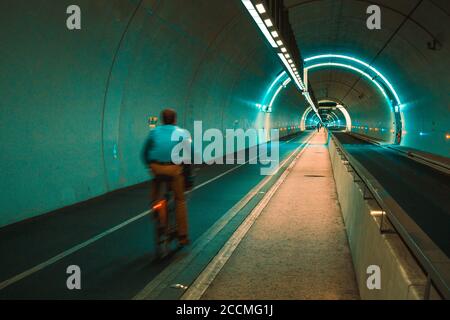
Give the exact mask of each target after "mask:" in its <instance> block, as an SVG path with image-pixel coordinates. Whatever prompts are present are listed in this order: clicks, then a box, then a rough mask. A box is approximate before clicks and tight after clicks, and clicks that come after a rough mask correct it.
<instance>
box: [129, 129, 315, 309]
mask: <svg viewBox="0 0 450 320" xmlns="http://www.w3.org/2000/svg"><path fill="white" fill-rule="evenodd" d="M311 138H312V136H309V137H308V139H307V140H308V141H309V140H310V139H311ZM305 145H306V143H302V144H301V145H300V146H298V147H297V148H296V149H295V150H294V151H293V152H292V153H291V154H290V156H289V157H288V158H287V159H285V160H284V161H283V162H282V163H281V165H280V167H282V166H284V165H285V163H286V162H287V161H289V160H290V159H291V158H292V157H293V156H294V155H295V154H296V152H297V151H298V150H299V149H300V148H302V147H303V146H305ZM270 179H271V176H266V177H265V178H264V179H263V180H262V181H261V182H260V183H258V184H257V185H256V186H255V187H254V188H253V189H252V190H250V192H248V193H247V194H246V195H245V197H243V198H242V199H241V200H240V201H239V202H238V203H236V204H235V205H234V206H233V207H232V208H231V209H230V210H228V211H227V212H226V213H225V214H224V215H223V216H222V217H221V218H220V219H219V220H217V222H216V223H214V224H213V225H212V226H211V227H210V228H209V229H208V230H207V231H206V232H204V233H203V234H202V236H201V237H200V238H198V239H197V240H196V241H195V242H194V243H193V245H192V249H191V250H190V252H189V255H187V256H183V257H179V258H178V259H177V260H174V261H173V262H172V263H171V264H170V265H169V266H167V267H166V268H165V269H164V270H163V271H162V272H160V273H159V274H158V275H157V276H156V277H155V278H153V280H152V281H150V282H149V283H148V284H147V285H146V286H145V287H144V288H143V289H142V290H141V291H140V292H139V293H138V294H136V296H135V297H134V298H133V300H144V299H156V298H157V297H158V296H159V295H160V294H161V293H162V292H163V291H164V290H165V289H166V288H168V287H169V286H170V285H171V284H172V283H173V279H175V278H176V277H177V276H178V275H179V274H180V273H181V272H182V271H183V270H184V269H185V268H186V267H187V266H188V265H189V264H190V263H191V262H192V261H193V260H194V258H195V257H197V256H198V254H199V253H201V252H202V251H203V250H204V248H205V247H206V246H207V245H208V244H209V243H210V242H211V241H212V240H213V239H214V237H215V236H216V235H217V234H218V233H219V231H220V230H222V229H223V228H224V227H225V226H226V225H227V223H228V222H229V221H230V220H231V219H233V218H234V216H235V215H236V214H237V213H238V212H239V211H240V210H241V209H242V208H243V207H244V206H245V205H246V204H247V203H248V202H249V201H250V200H251V199H252V198H253V197H254V196H255V195H256V194H257V193H258V192H259V190H261V189H262V188H263V187H264V186H265V185H266V184H267V183H268V182H269V181H270Z"/></svg>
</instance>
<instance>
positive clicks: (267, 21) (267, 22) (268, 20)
mask: <svg viewBox="0 0 450 320" xmlns="http://www.w3.org/2000/svg"><path fill="white" fill-rule="evenodd" d="M264 23H265V24H266V26H267V27H272V26H273V23H272V21H271V20H270V19H266V20H264Z"/></svg>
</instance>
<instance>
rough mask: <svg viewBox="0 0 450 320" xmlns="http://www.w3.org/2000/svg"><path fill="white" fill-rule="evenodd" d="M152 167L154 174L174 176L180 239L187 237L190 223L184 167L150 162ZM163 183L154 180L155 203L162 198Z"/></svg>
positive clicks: (153, 193)
mask: <svg viewBox="0 0 450 320" xmlns="http://www.w3.org/2000/svg"><path fill="white" fill-rule="evenodd" d="M150 169H151V170H152V172H153V175H154V176H159V175H164V176H169V177H172V181H171V185H170V187H171V189H172V192H173V193H174V198H175V213H176V220H177V233H178V238H179V239H187V235H188V223H187V209H186V199H185V197H184V190H185V189H184V176H183V167H182V166H180V165H170V164H168V165H166V164H157V163H152V164H150ZM161 183H162V182H160V181H158V179H153V180H152V191H151V198H152V201H153V203H154V204H155V203H156V202H157V201H159V200H161Z"/></svg>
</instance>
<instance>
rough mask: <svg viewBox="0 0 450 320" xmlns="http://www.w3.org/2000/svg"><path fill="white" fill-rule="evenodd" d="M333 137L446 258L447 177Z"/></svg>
mask: <svg viewBox="0 0 450 320" xmlns="http://www.w3.org/2000/svg"><path fill="white" fill-rule="evenodd" d="M333 134H334V135H335V136H336V138H337V139H338V140H339V141H340V142H341V144H342V145H343V147H344V148H345V150H346V151H348V152H349V153H350V154H351V155H352V156H353V157H355V159H356V160H358V161H359V162H360V163H361V164H362V165H363V166H364V167H365V168H366V169H367V170H368V171H369V172H370V173H371V174H372V175H373V176H374V177H375V178H376V179H377V180H378V182H380V183H381V185H382V186H383V187H384V188H385V190H386V191H387V192H388V193H389V194H390V195H391V196H392V197H393V198H394V199H395V200H396V201H397V203H398V204H399V205H400V206H401V207H402V208H403V209H404V210H405V211H406V212H407V213H408V215H409V216H410V217H411V218H412V219H413V220H414V221H415V222H416V223H417V225H418V226H419V227H420V228H421V229H422V230H423V231H424V232H425V233H426V234H427V235H428V236H429V237H430V238H431V239H432V240H433V242H434V243H435V244H436V245H437V246H438V247H439V248H440V249H441V250H442V251H443V252H444V253H445V254H446V255H447V256H450V232H449V231H450V201H449V195H450V176H448V175H446V174H444V173H442V172H440V171H438V170H435V169H433V168H431V167H428V166H426V165H424V164H421V163H418V162H416V161H414V160H411V159H409V158H407V157H405V156H403V155H401V154H400V153H398V152H396V151H394V150H390V149H387V148H382V147H380V146H376V145H373V144H370V143H368V142H365V141H362V140H360V139H357V138H355V137H354V136H351V135H349V134H347V133H338V132H336V133H333Z"/></svg>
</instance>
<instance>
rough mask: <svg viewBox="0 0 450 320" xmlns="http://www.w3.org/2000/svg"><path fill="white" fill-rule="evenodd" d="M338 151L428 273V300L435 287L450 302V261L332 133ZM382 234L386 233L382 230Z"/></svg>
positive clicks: (426, 297)
mask: <svg viewBox="0 0 450 320" xmlns="http://www.w3.org/2000/svg"><path fill="white" fill-rule="evenodd" d="M331 138H332V139H333V142H334V144H335V146H336V149H337V151H338V152H339V154H340V155H341V157H343V158H344V159H343V160H345V161H347V163H348V165H349V166H351V167H352V168H353V171H354V173H355V174H356V175H357V176H358V177H359V179H360V180H361V181H362V182H363V183H364V184H365V186H366V187H367V189H368V190H369V191H370V193H371V194H372V195H373V198H374V200H375V201H376V202H377V203H378V205H379V206H380V208H381V209H382V210H383V212H384V215H383V217H384V216H385V217H386V218H387V219H388V220H389V222H390V223H391V224H392V226H393V227H394V229H395V231H396V232H397V234H398V235H399V236H400V238H401V239H402V240H403V242H404V243H405V245H406V246H407V248H408V249H409V250H410V252H411V253H412V255H413V256H414V257H415V258H416V260H417V261H418V263H419V265H420V266H421V268H422V269H423V271H424V272H425V273H426V276H427V284H426V287H425V294H424V299H429V298H430V292H431V285H433V286H434V288H435V289H436V290H437V291H438V292H439V294H440V295H441V296H442V297H443V298H444V299H446V300H449V299H450V259H449V258H448V257H447V255H446V254H445V253H444V252H443V251H442V250H441V249H440V248H439V247H438V246H437V245H436V244H435V243H434V242H433V240H431V239H430V237H429V236H428V235H427V234H426V233H425V232H424V231H423V230H422V229H421V228H420V227H419V226H418V225H417V224H416V223H415V221H414V220H412V219H411V218H410V217H409V215H408V214H407V213H406V211H404V210H403V208H401V207H400V205H399V204H398V203H397V202H396V201H395V199H394V198H392V197H391V196H390V195H389V193H388V192H387V191H386V190H385V189H384V188H383V186H382V185H381V184H380V183H379V182H378V181H377V180H376V179H375V177H374V176H372V174H371V173H370V172H369V171H368V170H367V169H366V168H364V166H362V165H361V163H360V162H359V161H358V160H356V159H355V158H354V157H353V156H352V155H351V154H350V153H348V152H347V151H346V150H345V148H344V147H343V146H342V144H341V143H340V142H339V141H338V139H337V138H336V137H335V136H334V135H333V134H332V133H331ZM380 232H382V230H381V228H380Z"/></svg>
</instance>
